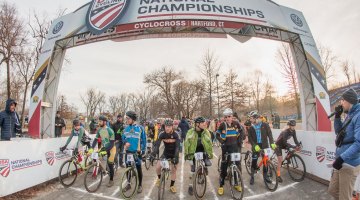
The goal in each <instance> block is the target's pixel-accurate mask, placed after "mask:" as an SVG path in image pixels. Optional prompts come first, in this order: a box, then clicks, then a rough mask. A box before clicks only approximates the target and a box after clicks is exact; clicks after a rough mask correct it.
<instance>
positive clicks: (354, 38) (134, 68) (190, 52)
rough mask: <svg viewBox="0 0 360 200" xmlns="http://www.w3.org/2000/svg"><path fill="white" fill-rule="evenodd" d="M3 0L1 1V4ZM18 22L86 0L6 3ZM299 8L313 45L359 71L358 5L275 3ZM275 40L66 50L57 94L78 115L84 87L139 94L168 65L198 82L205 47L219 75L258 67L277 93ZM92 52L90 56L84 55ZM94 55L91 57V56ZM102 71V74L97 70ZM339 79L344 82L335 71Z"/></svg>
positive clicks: (302, 0)
mask: <svg viewBox="0 0 360 200" xmlns="http://www.w3.org/2000/svg"><path fill="white" fill-rule="evenodd" d="M1 1H3V0H1ZM8 2H11V3H14V4H15V5H16V6H17V8H18V9H19V12H20V14H21V15H22V17H23V18H26V17H27V15H28V14H29V13H30V12H32V11H33V10H36V12H38V13H43V12H47V13H48V14H49V15H50V16H54V15H55V14H56V13H57V11H58V10H59V9H66V13H69V12H72V11H74V10H75V9H77V8H78V7H80V6H82V5H83V4H85V3H87V2H89V1H88V0H76V1H74V0H56V1H55V0H10V1H8ZM275 2H277V3H279V4H281V5H284V6H287V7H291V8H294V9H297V10H300V11H302V12H303V13H304V16H305V18H306V20H307V22H308V24H309V27H310V29H311V31H312V34H313V36H314V38H315V40H316V41H317V44H319V43H321V44H323V45H325V46H328V47H330V48H331V49H332V50H333V51H334V53H335V54H336V55H338V56H339V57H340V58H342V59H348V60H349V61H351V62H352V63H354V64H355V66H358V67H357V68H358V71H360V39H359V38H358V37H359V36H360V26H359V25H360V24H359V22H360V12H359V10H360V1H359V0H347V1H338V0H337V1H335V0H321V1H313V0H275ZM279 45H280V43H279V42H276V41H270V40H265V39H258V38H252V39H251V40H250V41H248V42H246V43H239V42H237V41H235V40H233V39H191V38H181V39H151V40H138V41H130V42H122V43H116V42H112V41H106V42H100V43H95V44H89V45H85V46H80V47H76V48H73V49H69V50H68V52H67V56H68V58H69V59H70V60H71V64H70V65H68V66H66V67H65V69H66V70H64V71H63V72H62V77H61V79H60V86H59V93H61V94H65V95H66V97H67V99H68V102H69V103H73V104H75V105H76V106H77V107H78V108H80V111H83V110H84V107H83V106H82V105H81V101H80V94H84V93H85V91H86V89H87V88H89V87H95V88H98V89H101V90H103V91H104V92H106V93H107V94H108V95H115V94H119V93H123V92H127V93H129V92H139V91H141V90H143V89H144V84H143V76H144V74H145V73H148V72H151V71H152V70H154V69H156V68H160V67H162V66H173V67H174V68H176V69H178V70H179V71H180V70H181V71H183V72H184V75H185V77H187V78H188V79H194V78H199V70H198V66H199V64H200V62H201V57H202V55H203V54H204V52H205V50H206V49H210V50H212V51H214V52H215V53H216V55H217V56H218V58H219V60H220V61H221V63H222V73H226V71H227V70H228V69H229V68H230V67H231V68H233V69H235V71H236V72H237V73H238V74H239V76H240V77H248V73H249V72H251V71H253V70H254V69H259V70H261V71H263V72H264V73H265V74H269V77H271V80H272V81H273V83H274V85H275V86H276V87H277V88H278V92H279V93H281V94H284V93H286V91H287V89H286V83H285V81H284V78H283V77H282V76H281V74H280V73H279V69H278V64H277V63H276V61H275V52H276V49H277V48H278V46H279ZM89 54H91V56H89ZM94 55H95V56H94ZM100 70H101V72H102V73H101V75H100V73H99V71H100ZM338 74H340V75H338V77H337V78H338V79H344V77H343V75H342V74H341V72H340V71H339V72H338Z"/></svg>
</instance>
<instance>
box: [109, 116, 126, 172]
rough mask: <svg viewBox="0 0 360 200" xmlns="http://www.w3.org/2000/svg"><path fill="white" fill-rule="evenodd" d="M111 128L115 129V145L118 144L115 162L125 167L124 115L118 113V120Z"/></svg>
mask: <svg viewBox="0 0 360 200" xmlns="http://www.w3.org/2000/svg"><path fill="white" fill-rule="evenodd" d="M111 128H112V129H113V131H114V133H115V146H116V155H117V156H115V158H116V159H115V163H116V164H118V165H119V166H120V167H122V168H124V167H125V165H124V162H123V154H122V152H123V151H124V145H123V142H122V133H123V131H124V122H123V117H122V115H121V114H118V115H117V120H116V122H115V123H113V124H112V125H111Z"/></svg>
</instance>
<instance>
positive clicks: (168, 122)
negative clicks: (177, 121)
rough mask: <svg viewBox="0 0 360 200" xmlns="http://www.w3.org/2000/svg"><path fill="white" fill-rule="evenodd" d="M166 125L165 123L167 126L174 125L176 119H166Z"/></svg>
mask: <svg viewBox="0 0 360 200" xmlns="http://www.w3.org/2000/svg"><path fill="white" fill-rule="evenodd" d="M164 125H165V126H173V125H174V121H173V120H172V119H165V121H164Z"/></svg>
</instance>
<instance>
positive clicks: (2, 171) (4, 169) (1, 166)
mask: <svg viewBox="0 0 360 200" xmlns="http://www.w3.org/2000/svg"><path fill="white" fill-rule="evenodd" d="M9 174H10V161H9V159H0V175H1V176H3V177H5V178H6V177H7V176H9Z"/></svg>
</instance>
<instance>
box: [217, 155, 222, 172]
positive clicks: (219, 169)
mask: <svg viewBox="0 0 360 200" xmlns="http://www.w3.org/2000/svg"><path fill="white" fill-rule="evenodd" d="M221 160H222V155H219V158H218V172H221Z"/></svg>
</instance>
